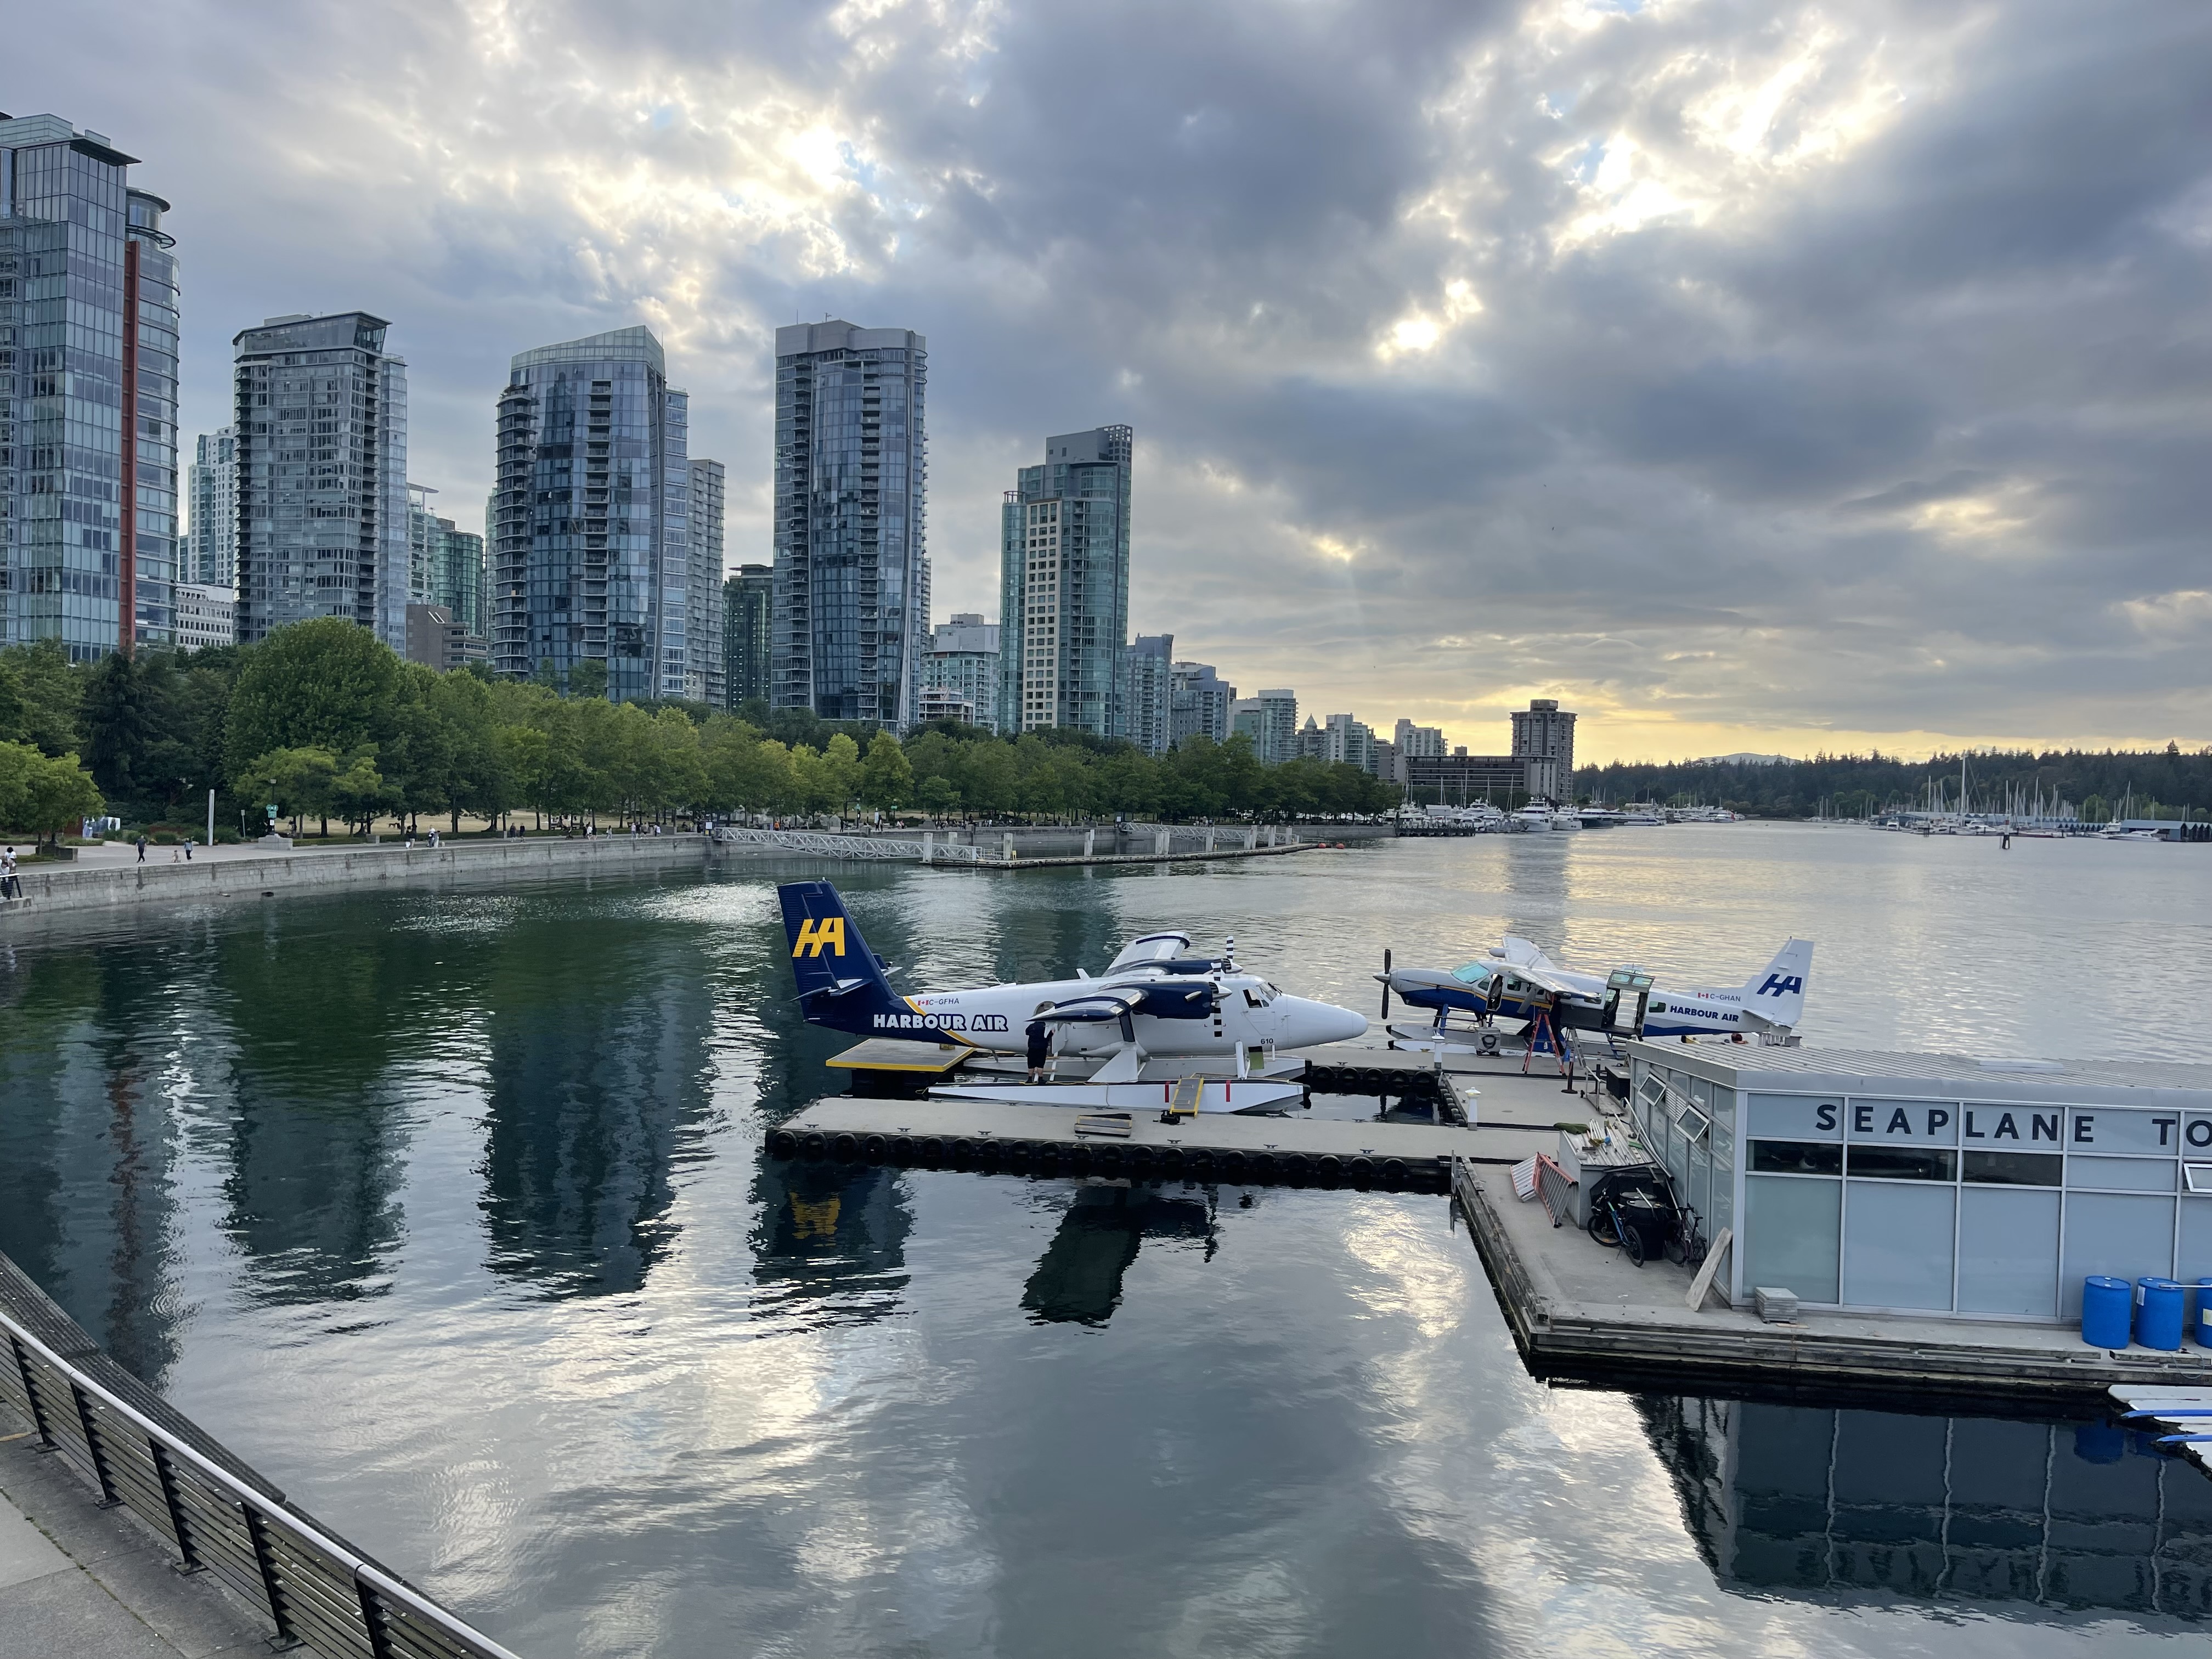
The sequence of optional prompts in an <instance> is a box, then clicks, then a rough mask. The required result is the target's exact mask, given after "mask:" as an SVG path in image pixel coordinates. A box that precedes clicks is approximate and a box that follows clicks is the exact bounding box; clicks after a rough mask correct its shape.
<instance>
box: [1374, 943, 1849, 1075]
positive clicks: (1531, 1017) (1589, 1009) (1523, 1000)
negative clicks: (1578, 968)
mask: <svg viewBox="0 0 2212 1659" xmlns="http://www.w3.org/2000/svg"><path fill="white" fill-rule="evenodd" d="M1812 972H1813V942H1812V941H1811V940H1810V939H1791V940H1790V942H1789V943H1787V944H1786V945H1784V946H1783V947H1782V948H1781V950H1779V951H1776V952H1775V954H1774V959H1773V960H1772V961H1771V962H1770V963H1767V964H1766V966H1765V969H1762V970H1761V971H1759V973H1756V974H1753V975H1752V976H1751V977H1750V978H1749V979H1747V980H1746V981H1744V982H1743V983H1742V984H1741V985H1735V986H1719V987H1713V988H1711V989H1705V990H1687V991H1670V990H1667V989H1664V988H1662V987H1658V986H1656V985H1654V984H1653V982H1652V978H1651V975H1649V974H1647V973H1645V972H1644V970H1643V969H1638V968H1622V969H1616V970H1615V971H1614V972H1613V973H1612V974H1610V975H1605V976H1602V977H1601V976H1600V975H1596V974H1578V973H1575V972H1572V971H1571V970H1570V969H1565V968H1561V967H1559V966H1558V965H1557V964H1556V963H1553V961H1552V960H1551V958H1550V957H1547V956H1546V955H1545V954H1544V953H1543V952H1542V951H1540V950H1538V949H1537V948H1536V947H1535V946H1534V945H1532V944H1530V943H1529V942H1528V940H1527V939H1520V938H1517V937H1516V936H1515V935H1513V934H1510V933H1509V934H1507V935H1506V937H1505V942H1504V944H1503V945H1492V947H1491V949H1490V952H1489V954H1488V956H1487V957H1485V958H1483V959H1482V960H1480V961H1476V962H1470V963H1468V964H1467V965H1466V966H1465V967H1462V968H1455V969H1450V970H1449V972H1447V971H1444V970H1443V969H1433V968H1400V969H1395V970H1393V969H1389V967H1388V966H1387V965H1386V967H1385V969H1384V970H1383V972H1382V973H1380V974H1377V975H1376V978H1377V979H1379V980H1381V981H1383V985H1384V987H1386V988H1385V990H1384V993H1383V1003H1384V1012H1383V1018H1384V1020H1385V1022H1386V1024H1387V1022H1388V1020H1389V999H1390V996H1391V995H1392V994H1394V993H1395V994H1396V996H1397V998H1398V1000H1400V1001H1401V1002H1403V1003H1405V1004H1406V1005H1407V1006H1409V1007H1413V1008H1421V1009H1426V1010H1430V1011H1432V1012H1434V1014H1435V1016H1436V1023H1435V1025H1434V1027H1433V1029H1432V1030H1430V1031H1427V1032H1424V1033H1422V1034H1421V1036H1424V1037H1425V1038H1428V1039H1431V1040H1433V1041H1437V1042H1443V1041H1446V1040H1447V1037H1448V1034H1449V1033H1450V1031H1451V1030H1452V1028H1451V1027H1450V1024H1449V1022H1450V1020H1451V1018H1452V1016H1453V1015H1455V1014H1462V1015H1466V1016H1468V1017H1471V1018H1473V1019H1474V1021H1475V1022H1476V1023H1477V1025H1478V1026H1479V1027H1481V1028H1488V1027H1490V1026H1492V1025H1493V1024H1495V1023H1496V1022H1497V1021H1498V1020H1501V1019H1506V1020H1519V1021H1522V1022H1525V1024H1526V1026H1527V1028H1528V1030H1527V1031H1525V1032H1524V1035H1530V1034H1533V1031H1534V1026H1535V1024H1536V1022H1537V1019H1538V1018H1539V1016H1540V1015H1541V1016H1542V1017H1544V1018H1546V1019H1547V1021H1548V1022H1549V1024H1551V1026H1552V1028H1553V1033H1554V1034H1556V1033H1558V1032H1559V1031H1560V1030H1604V1031H1618V1032H1620V1034H1621V1035H1623V1036H1644V1037H1705V1036H1721V1037H1744V1038H1749V1037H1753V1036H1770V1035H1771V1036H1787V1035H1788V1034H1789V1033H1790V1030H1792V1029H1793V1028H1794V1027H1795V1026H1796V1024H1797V1022H1798V1021H1799V1020H1800V1019H1801V1018H1803V1016H1804V1012H1805V985H1806V981H1808V979H1810V978H1811V977H1812ZM1459 1035H1462V1036H1464V1035H1465V1033H1464V1032H1463V1031H1462V1032H1461V1033H1459ZM1478 1046H1482V1047H1488V1046H1491V1045H1489V1044H1481V1043H1480V1042H1479V1041H1478Z"/></svg>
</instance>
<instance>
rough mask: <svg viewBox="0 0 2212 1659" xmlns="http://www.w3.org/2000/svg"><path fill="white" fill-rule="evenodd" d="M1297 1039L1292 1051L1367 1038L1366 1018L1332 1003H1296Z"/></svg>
mask: <svg viewBox="0 0 2212 1659" xmlns="http://www.w3.org/2000/svg"><path fill="white" fill-rule="evenodd" d="M1297 1027H1298V1035H1297V1037H1295V1038H1294V1039H1293V1040H1292V1042H1291V1047H1292V1048H1315V1047H1317V1046H1318V1045H1320V1044H1322V1043H1324V1042H1350V1041H1352V1038H1354V1037H1362V1036H1366V1035H1367V1016H1366V1015H1364V1014H1356V1013H1354V1012H1352V1010H1351V1009H1349V1008H1339V1007H1337V1006H1335V1005H1334V1004H1333V1003H1328V1002H1309V1001H1307V1000H1304V998H1300V999H1299V1000H1298V1007H1297Z"/></svg>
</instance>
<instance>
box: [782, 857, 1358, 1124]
mask: <svg viewBox="0 0 2212 1659" xmlns="http://www.w3.org/2000/svg"><path fill="white" fill-rule="evenodd" d="M776 893H777V896H778V897H779V898H780V899H781V901H782V905H783V926H784V933H785V937H786V939H787V941H788V943H789V945H790V946H791V967H792V973H793V976H794V977H795V978H796V979H797V981H798V984H799V1006H800V1007H801V1008H802V1009H803V1010H805V1018H806V1021H807V1023H808V1024H811V1025H821V1026H825V1027H827V1028H828V1029H829V1030H835V1031H846V1032H850V1033H851V1034H852V1035H854V1036H870V1037H896V1038H903V1039H905V1040H907V1041H908V1042H935V1043H939V1044H946V1045H951V1046H956V1047H965V1048H973V1049H976V1050H978V1051H980V1052H981V1053H983V1054H1024V1052H1025V1051H1026V1050H1027V1048H1029V1042H1030V1039H1029V1028H1030V1025H1032V1024H1038V1023H1042V1024H1043V1025H1044V1026H1045V1027H1046V1029H1047V1032H1048V1035H1049V1036H1050V1039H1051V1048H1052V1052H1053V1054H1054V1056H1055V1057H1056V1063H1055V1065H1054V1074H1055V1078H1056V1079H1057V1078H1059V1077H1062V1076H1067V1075H1068V1074H1070V1073H1081V1075H1080V1076H1079V1077H1070V1078H1069V1080H1066V1081H1059V1080H1055V1081H1053V1082H1049V1083H1043V1084H1035V1083H1024V1082H1013V1081H1006V1082H987V1081H982V1080H980V1079H979V1080H975V1081H968V1080H963V1079H955V1080H954V1081H952V1082H951V1083H948V1084H945V1085H941V1086H939V1087H938V1088H934V1089H932V1090H931V1091H930V1093H932V1094H933V1095H938V1096H942V1097H948V1098H956V1099H961V1100H1007V1101H1019V1102H1024V1103H1029V1104H1032V1105H1053V1106H1082V1107H1091V1108H1094V1109H1095V1108H1109V1109H1120V1110H1131V1109H1144V1108H1146V1107H1152V1108H1160V1109H1164V1108H1167V1107H1169V1106H1174V1107H1176V1109H1180V1110H1188V1109H1196V1110H1199V1111H1205V1112H1255V1111H1271V1110H1279V1109H1281V1107H1282V1106H1283V1105H1284V1104H1285V1103H1286V1102H1296V1101H1297V1099H1298V1098H1299V1097H1301V1096H1302V1095H1303V1094H1304V1084H1303V1083H1302V1082H1300V1081H1298V1080H1297V1079H1296V1078H1285V1077H1270V1076H1268V1075H1267V1072H1268V1071H1269V1070H1271V1069H1273V1066H1275V1064H1276V1062H1275V1060H1274V1056H1275V1055H1276V1054H1279V1053H1280V1054H1286V1053H1288V1052H1289V1051H1290V1050H1292V1049H1297V1048H1313V1047H1316V1046H1317V1045H1319V1044H1322V1043H1325V1042H1345V1041H1347V1040H1348V1039H1350V1038H1352V1037H1357V1036H1364V1035H1365V1033H1366V1030H1367V1020H1366V1018H1365V1016H1364V1015H1361V1014H1356V1013H1353V1012H1352V1011H1351V1010H1350V1009H1348V1008H1339V1007H1335V1006H1332V1005H1330V1004H1328V1003H1326V1002H1314V1001H1310V1000H1308V999H1306V998H1304V997H1293V996H1285V994H1283V993H1282V992H1281V991H1279V990H1278V989H1277V988H1276V987H1274V986H1273V985H1271V984H1269V983H1268V982H1267V981H1266V980H1265V979H1263V978H1261V976H1260V975H1257V974H1251V973H1246V972H1244V971H1243V969H1239V968H1238V967H1237V962H1236V941H1235V940H1233V939H1232V940H1231V941H1229V948H1228V949H1227V950H1226V951H1224V953H1223V954H1222V955H1221V956H1219V957H1206V956H1194V955H1193V954H1192V953H1191V952H1192V945H1191V939H1190V935H1189V934H1188V933H1147V934H1146V935H1145V937H1144V938H1142V939H1134V940H1132V941H1131V942H1130V943H1129V944H1128V945H1125V946H1123V947H1122V950H1121V953H1120V954H1119V955H1118V956H1116V957H1115V958H1114V960H1113V962H1112V963H1110V964H1109V966H1108V967H1107V969H1106V971H1105V972H1104V973H1103V974H1102V975H1098V976H1097V978H1093V977H1092V976H1091V975H1088V974H1085V973H1084V972H1082V971H1081V969H1078V970H1077V975H1076V977H1075V978H1073V979H1066V980H1047V981H1036V982H1033V983H1030V984H1023V985H992V986H983V987H977V988H975V989H972V990H958V991H939V992H933V993H930V994H926V995H921V996H902V995H901V994H899V993H897V992H896V991H894V990H893V989H892V988H891V985H890V980H889V978H887V977H886V975H885V972H884V969H885V968H886V966H887V964H886V963H884V959H883V958H882V957H878V955H877V954H876V953H875V952H874V951H872V950H870V949H869V948H868V945H867V941H866V940H865V939H862V938H861V937H860V927H859V926H858V924H856V923H855V922H854V920H853V918H852V915H851V914H850V913H849V912H848V910H847V909H846V908H845V901H844V900H843V898H842V897H841V896H839V894H838V892H837V890H836V887H834V886H833V885H831V884H829V882H826V881H793V882H786V883H784V884H782V885H781V886H780V887H778V888H777V889H776ZM1298 1069H1300V1070H1303V1067H1299V1068H1298Z"/></svg>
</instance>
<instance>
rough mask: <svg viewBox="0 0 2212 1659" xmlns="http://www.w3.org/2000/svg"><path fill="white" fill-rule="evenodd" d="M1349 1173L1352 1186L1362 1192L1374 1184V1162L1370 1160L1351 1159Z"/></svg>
mask: <svg viewBox="0 0 2212 1659" xmlns="http://www.w3.org/2000/svg"><path fill="white" fill-rule="evenodd" d="M1350 1173H1351V1176H1352V1185H1353V1186H1355V1187H1358V1188H1361V1189H1363V1190H1364V1189H1365V1188H1369V1187H1371V1186H1373V1185H1374V1184H1375V1160H1374V1159H1373V1158H1353V1159H1352V1169H1351V1171H1350Z"/></svg>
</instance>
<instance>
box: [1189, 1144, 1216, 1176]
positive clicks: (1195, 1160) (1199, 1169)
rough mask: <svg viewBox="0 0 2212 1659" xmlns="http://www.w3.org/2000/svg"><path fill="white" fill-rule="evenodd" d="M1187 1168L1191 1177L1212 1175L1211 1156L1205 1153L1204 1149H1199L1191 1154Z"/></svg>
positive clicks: (1209, 1153) (1210, 1153)
mask: <svg viewBox="0 0 2212 1659" xmlns="http://www.w3.org/2000/svg"><path fill="white" fill-rule="evenodd" d="M1188 1167H1189V1169H1190V1172H1191V1173H1192V1174H1193V1175H1201V1176H1202V1175H1211V1174H1212V1173H1213V1154H1212V1152H1207V1151H1206V1149H1205V1148H1204V1147H1202V1146H1201V1147H1200V1148H1199V1149H1198V1150H1196V1151H1195V1152H1192V1153H1191V1155H1190V1164H1189V1166H1188Z"/></svg>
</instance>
